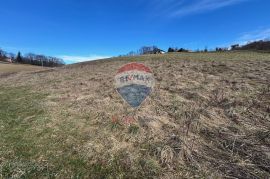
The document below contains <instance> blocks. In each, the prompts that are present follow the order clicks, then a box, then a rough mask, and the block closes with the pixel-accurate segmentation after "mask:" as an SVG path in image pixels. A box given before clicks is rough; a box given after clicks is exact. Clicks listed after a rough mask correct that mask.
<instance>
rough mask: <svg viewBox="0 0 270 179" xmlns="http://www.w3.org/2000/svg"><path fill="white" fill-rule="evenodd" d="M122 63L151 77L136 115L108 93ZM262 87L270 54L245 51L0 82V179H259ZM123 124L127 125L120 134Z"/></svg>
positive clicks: (266, 124)
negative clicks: (141, 67)
mask: <svg viewBox="0 0 270 179" xmlns="http://www.w3.org/2000/svg"><path fill="white" fill-rule="evenodd" d="M130 61H137V62H142V63H144V64H146V65H147V66H149V67H151V68H152V70H153V72H154V74H155V77H156V87H155V91H154V92H153V93H152V94H151V96H150V97H149V99H147V100H146V102H145V103H144V104H143V105H142V106H141V108H140V109H139V110H138V111H136V112H134V111H133V110H132V109H130V108H129V107H128V106H127V105H126V104H125V103H123V101H122V99H121V98H120V97H119V95H118V94H117V92H116V91H115V89H114V84H113V82H114V79H113V77H114V75H115V73H116V71H117V69H118V68H119V67H121V66H122V65H124V64H126V63H128V62H130ZM269 79H270V54H262V53H249V52H235V53H204V54H202V53H196V54H193V53H183V54H170V55H153V56H143V57H130V58H115V59H112V60H110V61H108V60H104V61H99V62H88V63H83V64H76V65H71V66H67V67H65V68H61V69H57V70H54V71H43V72H32V73H30V72H27V73H19V74H14V75H13V76H4V77H0V86H1V87H0V101H1V104H0V129H1V130H0V136H1V138H0V146H1V148H0V178H1V176H2V177H18V178H19V177H26V178H31V177H32V178H36V177H52V178H53V177H56V178H63V177H70V176H73V177H83V176H84V177H91V178H142V177H144V178H174V177H175V178H179V177H181V178H191V177H192V178H206V177H209V176H212V177H215V178H216V177H222V178H223V177H237V178H268V177H269V176H270V174H269V173H270V171H269V166H270V151H269V148H270V145H269V144H270V141H269V138H270V137H269V135H270V119H269V112H270V107H269V106H270V100H269V99H270V89H269V84H270V82H269ZM3 86H5V87H3ZM123 116H133V117H135V119H136V122H135V123H134V124H132V125H131V126H127V125H124V124H123V122H122V119H123ZM112 119H113V120H114V121H115V120H116V121H117V122H113V121H112Z"/></svg>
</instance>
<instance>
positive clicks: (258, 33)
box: [237, 28, 270, 44]
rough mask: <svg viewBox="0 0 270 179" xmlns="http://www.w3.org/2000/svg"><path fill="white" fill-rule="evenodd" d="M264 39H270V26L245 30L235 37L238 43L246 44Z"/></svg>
mask: <svg viewBox="0 0 270 179" xmlns="http://www.w3.org/2000/svg"><path fill="white" fill-rule="evenodd" d="M265 39H270V28H264V29H257V30H255V31H251V32H245V33H243V34H242V35H241V36H240V37H239V38H238V39H237V42H238V43H240V44H246V43H248V42H252V41H258V40H265Z"/></svg>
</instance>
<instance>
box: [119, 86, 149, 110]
mask: <svg viewBox="0 0 270 179" xmlns="http://www.w3.org/2000/svg"><path fill="white" fill-rule="evenodd" d="M151 90H152V89H151V88H149V87H147V86H144V85H136V84H132V85H128V86H124V87H121V88H118V89H117V91H118V92H119V93H120V94H121V96H122V97H123V98H124V99H125V100H126V101H127V103H128V104H129V105H130V106H132V107H134V108H136V107H139V106H140V105H141V104H142V102H143V101H144V100H145V99H146V98H147V96H148V95H149V94H150V93H151Z"/></svg>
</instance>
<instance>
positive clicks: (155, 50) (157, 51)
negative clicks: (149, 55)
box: [153, 49, 166, 54]
mask: <svg viewBox="0 0 270 179" xmlns="http://www.w3.org/2000/svg"><path fill="white" fill-rule="evenodd" d="M165 53H166V52H165V51H164V50H161V49H154V50H153V54H165Z"/></svg>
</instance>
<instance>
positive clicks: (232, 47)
mask: <svg viewBox="0 0 270 179" xmlns="http://www.w3.org/2000/svg"><path fill="white" fill-rule="evenodd" d="M239 47H240V45H239V44H235V45H232V46H231V49H232V50H236V49H238V48H239Z"/></svg>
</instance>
